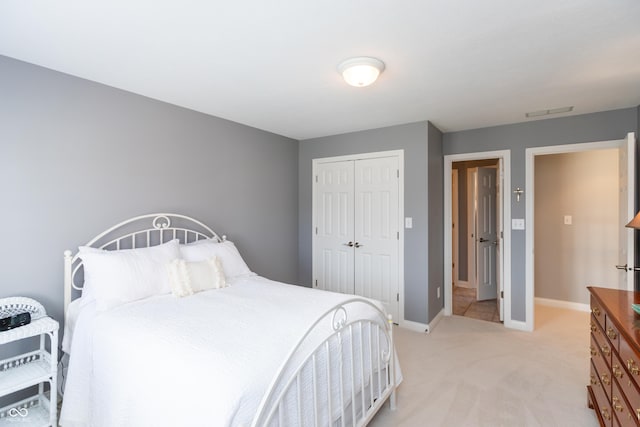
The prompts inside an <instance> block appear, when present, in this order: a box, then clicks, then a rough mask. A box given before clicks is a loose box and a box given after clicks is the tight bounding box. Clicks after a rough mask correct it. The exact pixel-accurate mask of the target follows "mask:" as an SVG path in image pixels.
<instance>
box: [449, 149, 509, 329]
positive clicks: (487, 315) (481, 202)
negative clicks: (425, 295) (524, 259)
mask: <svg viewBox="0 0 640 427" xmlns="http://www.w3.org/2000/svg"><path fill="white" fill-rule="evenodd" d="M509 165H510V152H509V151H508V150H503V151H494V152H482V153H465V154H455V155H448V156H445V164H444V166H445V167H444V169H445V176H444V181H445V187H444V188H445V200H444V202H445V206H444V208H445V209H444V211H445V216H444V219H445V230H446V231H445V248H444V249H445V252H444V258H445V265H446V266H447V268H445V282H444V283H445V286H444V298H445V301H444V306H445V315H451V314H456V315H462V314H471V315H472V316H469V317H475V318H480V319H482V320H489V321H498V322H499V321H501V320H504V322H505V325H508V323H509V318H510V304H509V295H510V276H511V268H510V257H511V250H510V245H511V243H510V239H511V234H510V228H507V227H505V224H510V222H511V214H510V193H509V192H508V191H504V189H505V188H509V186H510V172H509V171H510V166H509ZM454 182H457V184H456V185H455V186H454ZM454 300H456V301H455V311H454Z"/></svg>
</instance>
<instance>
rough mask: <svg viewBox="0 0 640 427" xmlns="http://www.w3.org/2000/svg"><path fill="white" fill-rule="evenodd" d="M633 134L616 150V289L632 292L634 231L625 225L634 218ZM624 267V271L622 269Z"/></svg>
mask: <svg viewBox="0 0 640 427" xmlns="http://www.w3.org/2000/svg"><path fill="white" fill-rule="evenodd" d="M635 145H636V141H635V134H633V133H629V134H628V135H627V137H626V138H625V142H624V143H623V144H621V145H620V147H619V148H618V159H619V161H618V172H619V178H620V179H619V183H618V186H619V189H620V194H619V197H618V204H619V209H618V215H619V221H618V232H619V233H620V238H619V241H620V244H619V245H618V264H617V266H616V268H618V270H619V271H618V277H619V282H618V287H619V288H620V289H626V290H628V291H633V290H634V289H633V288H634V276H635V272H634V271H633V267H634V266H635V259H634V258H635V245H634V237H635V236H634V233H635V230H633V229H630V228H626V227H625V225H627V223H628V222H629V221H631V219H632V218H633V217H634V216H635V214H636V212H635V209H634V206H635V200H634V195H635V191H634V184H635V181H634V177H635V161H634V158H635ZM621 266H626V269H624V270H623V269H622V268H624V267H621Z"/></svg>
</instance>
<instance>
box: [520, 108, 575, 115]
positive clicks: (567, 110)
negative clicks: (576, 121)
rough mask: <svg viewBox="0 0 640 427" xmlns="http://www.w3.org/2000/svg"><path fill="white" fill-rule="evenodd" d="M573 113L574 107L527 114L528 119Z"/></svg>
mask: <svg viewBox="0 0 640 427" xmlns="http://www.w3.org/2000/svg"><path fill="white" fill-rule="evenodd" d="M570 111H573V105H572V106H570V107H560V108H550V109H548V110H538V111H530V112H528V113H526V114H525V116H527V117H540V116H548V115H549V114H560V113H568V112H570Z"/></svg>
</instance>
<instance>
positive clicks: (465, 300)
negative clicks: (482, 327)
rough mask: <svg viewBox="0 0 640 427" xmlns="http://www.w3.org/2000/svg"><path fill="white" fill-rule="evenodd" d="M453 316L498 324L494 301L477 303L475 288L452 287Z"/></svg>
mask: <svg viewBox="0 0 640 427" xmlns="http://www.w3.org/2000/svg"><path fill="white" fill-rule="evenodd" d="M453 314H454V315H458V316H464V317H470V318H472V319H478V320H487V321H489V322H496V323H500V313H499V312H498V305H497V303H496V300H495V299H490V300H486V301H477V300H476V289H475V288H464V287H462V286H454V287H453Z"/></svg>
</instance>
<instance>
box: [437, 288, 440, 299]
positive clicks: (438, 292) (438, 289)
mask: <svg viewBox="0 0 640 427" xmlns="http://www.w3.org/2000/svg"><path fill="white" fill-rule="evenodd" d="M436 293H437V294H438V299H440V286H438V287H437V288H436Z"/></svg>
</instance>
